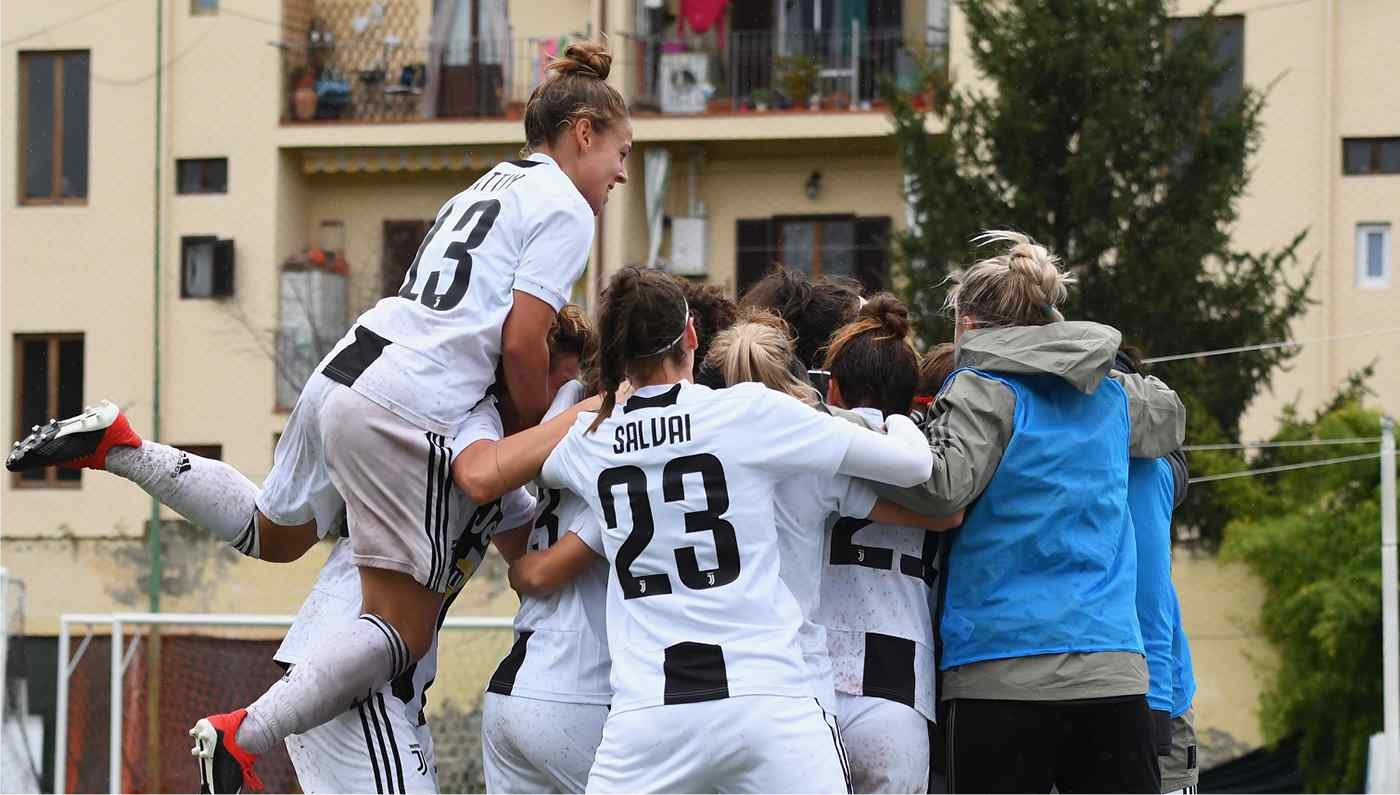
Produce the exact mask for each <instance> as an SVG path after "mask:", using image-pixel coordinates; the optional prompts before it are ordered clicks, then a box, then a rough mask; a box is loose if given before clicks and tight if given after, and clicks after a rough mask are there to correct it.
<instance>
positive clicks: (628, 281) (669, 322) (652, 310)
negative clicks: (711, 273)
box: [588, 266, 689, 431]
mask: <svg viewBox="0 0 1400 795" xmlns="http://www.w3.org/2000/svg"><path fill="white" fill-rule="evenodd" d="M688 314H689V313H688V311H687V309H686V302H685V293H684V291H683V290H682V289H681V286H680V284H679V283H678V282H677V281H676V279H675V277H673V276H668V275H667V274H665V273H662V272H661V271H656V270H648V269H645V268H638V267H636V266H629V267H626V268H623V269H622V270H620V271H618V272H617V273H616V274H614V275H613V277H612V279H611V280H610V281H609V282H608V289H607V290H605V291H604V292H603V303H602V308H601V309H600V311H599V312H598V388H599V389H601V390H602V392H603V405H602V408H600V409H599V410H598V416H597V417H596V418H594V420H593V424H592V425H590V426H589V428H588V430H589V431H593V430H596V429H597V427H598V426H599V425H600V424H602V422H603V420H604V419H606V418H607V417H609V416H611V415H612V412H613V408H614V406H615V405H616V404H615V402H614V401H615V398H614V395H613V393H615V392H616V391H617V388H618V386H620V385H621V384H622V380H623V379H624V378H632V379H634V382H635V381H636V380H640V379H642V378H645V377H647V376H649V375H650V374H651V373H653V372H655V371H656V369H657V368H658V367H659V366H660V365H661V364H662V363H663V362H665V361H666V360H667V359H672V360H676V359H677V358H678V357H679V358H683V357H684V356H685V349H684V346H683V345H682V344H681V340H682V338H683V337H684V335H685V327H686V323H687V321H688V320H689V318H688Z"/></svg>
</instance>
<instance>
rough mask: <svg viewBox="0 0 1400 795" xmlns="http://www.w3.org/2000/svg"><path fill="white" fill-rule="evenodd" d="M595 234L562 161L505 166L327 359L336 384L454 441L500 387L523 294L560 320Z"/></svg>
mask: <svg viewBox="0 0 1400 795" xmlns="http://www.w3.org/2000/svg"><path fill="white" fill-rule="evenodd" d="M593 228H594V217H593V213H592V210H590V209H589V206H588V204H587V202H585V201H584V199H583V196H582V195H581V194H580V193H579V192H578V189H577V188H576V187H574V185H573V183H572V182H571V181H570V179H569V178H568V176H566V175H565V174H564V172H563V171H561V170H560V169H559V167H558V165H557V164H556V163H555V162H554V161H553V160H552V159H550V158H549V157H547V156H545V155H540V154H536V155H531V156H530V157H529V158H528V159H525V160H512V161H507V162H503V163H499V164H497V165H496V166H495V167H494V168H492V169H491V170H490V171H488V172H487V173H486V174H485V175H483V176H482V177H481V178H480V179H478V180H476V182H474V183H473V184H472V185H471V186H470V187H468V188H467V189H466V190H464V191H462V192H461V193H458V194H457V195H456V196H453V197H452V198H451V199H449V200H448V201H447V202H446V203H445V204H444V205H443V206H442V209H440V210H439V211H438V214H437V216H436V220H435V222H434V223H433V226H432V228H431V229H430V230H429V231H428V234H427V235H426V236H425V237H424V238H423V242H422V244H421V245H420V246H419V247H418V252H417V254H416V255H415V256H414V258H413V262H412V263H411V264H409V267H408V272H407V274H406V275H405V276H404V282H403V285H402V286H401V287H400V289H399V291H398V293H397V294H395V295H392V296H389V297H387V298H384V299H381V300H380V301H379V303H377V304H376V305H375V306H373V307H372V308H370V309H369V310H368V311H367V312H365V313H364V314H363V315H361V316H360V317H359V319H358V320H357V321H356V323H355V328H353V329H352V330H351V332H350V333H349V334H347V335H346V337H345V339H344V340H342V342H341V343H340V345H338V346H337V349H336V350H335V351H333V352H332V354H331V355H330V356H329V357H327V366H326V373H327V375H329V376H331V377H332V378H334V379H336V380H338V381H341V382H342V383H347V385H350V386H352V387H353V388H354V389H356V390H357V391H359V392H361V393H362V394H364V395H365V396H366V397H368V398H370V399H371V400H374V401H375V402H376V403H379V404H380V405H382V406H384V407H385V408H387V409H389V410H390V411H393V412H394V413H396V414H399V415H400V416H403V417H404V418H405V419H408V420H410V421H412V422H415V423H417V424H419V425H420V426H422V427H424V428H425V429H427V430H432V431H434V432H437V433H442V434H444V435H449V436H450V435H452V434H453V433H455V431H456V427H457V426H458V425H459V424H460V423H461V421H462V420H463V419H464V418H465V417H466V415H467V413H468V412H469V411H470V410H471V408H472V407H473V406H474V405H476V403H477V401H479V400H480V399H481V397H482V396H483V395H484V394H486V392H487V390H489V389H490V388H491V386H492V384H493V383H494V379H495V373H496V365H497V363H498V362H499V360H500V355H501V331H502V327H503V325H504V324H505V319H506V316H507V315H508V314H509V313H510V309H511V306H512V305H513V300H514V296H513V291H515V290H521V291H523V292H526V293H529V294H531V295H534V296H535V297H537V298H539V299H540V300H542V301H544V302H546V303H548V304H550V305H551V306H552V307H553V308H554V310H555V311H558V310H559V308H560V307H562V306H563V304H564V303H565V302H566V301H567V300H568V297H569V292H570V290H571V289H572V286H573V284H574V282H575V281H576V280H577V279H578V277H579V275H580V274H581V273H582V272H583V267H584V264H585V262H586V261H587V258H588V255H589V250H590V248H591V246H592V240H593ZM347 348H348V349H350V350H349V351H348V352H347V351H346V350H345V349H347ZM342 354H344V355H343V356H342Z"/></svg>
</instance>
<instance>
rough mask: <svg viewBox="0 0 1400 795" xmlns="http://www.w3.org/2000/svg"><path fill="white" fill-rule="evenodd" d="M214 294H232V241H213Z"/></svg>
mask: <svg viewBox="0 0 1400 795" xmlns="http://www.w3.org/2000/svg"><path fill="white" fill-rule="evenodd" d="M213 294H214V295H233V241H232V240H218V241H215V243H214V293H213Z"/></svg>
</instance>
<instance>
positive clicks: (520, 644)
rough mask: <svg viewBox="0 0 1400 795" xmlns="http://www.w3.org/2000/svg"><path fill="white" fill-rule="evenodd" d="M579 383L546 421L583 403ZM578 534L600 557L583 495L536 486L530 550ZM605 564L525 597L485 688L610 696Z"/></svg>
mask: <svg viewBox="0 0 1400 795" xmlns="http://www.w3.org/2000/svg"><path fill="white" fill-rule="evenodd" d="M585 397H587V395H585V394H584V390H583V385H582V384H580V383H579V382H577V381H570V382H569V383H567V384H565V385H564V386H563V387H561V388H560V389H559V394H558V395H556V396H555V398H554V403H553V404H552V405H551V406H550V407H549V412H548V413H547V414H546V415H545V419H550V418H552V417H554V416H555V415H557V414H559V413H560V412H563V411H566V410H567V409H569V408H571V407H572V406H573V405H574V404H575V403H577V402H579V401H580V400H583V399H584V398H585ZM566 533H576V534H578V535H579V537H580V538H582V539H584V543H586V544H588V545H589V547H590V548H591V549H593V550H594V551H596V552H597V553H598V554H600V555H601V554H603V549H602V544H601V534H600V533H599V530H598V520H597V519H595V518H594V517H593V514H592V513H591V512H590V511H589V510H588V503H586V502H585V501H584V500H583V498H581V497H579V496H578V495H577V494H574V493H573V492H572V491H569V490H567V489H545V488H543V487H541V491H540V496H539V500H538V502H537V506H536V509H535V521H534V525H533V527H532V528H531V529H530V541H529V549H531V550H539V549H548V548H549V547H551V546H554V544H556V543H558V541H559V539H560V538H562V537H563V536H564V534H566ZM607 593H608V564H607V562H606V561H604V560H603V559H602V558H599V559H598V560H597V561H596V562H595V563H594V564H593V565H592V566H589V567H588V569H586V570H585V571H584V572H583V573H582V574H580V575H579V576H578V578H577V579H575V580H574V581H573V582H571V583H569V584H568V585H566V586H564V587H563V588H561V589H559V590H558V591H556V592H555V593H553V594H551V595H549V596H546V597H536V596H522V597H521V598H520V609H519V610H518V611H516V613H515V642H514V644H513V645H512V646H511V650H510V653H509V654H508V655H506V658H505V659H504V660H502V661H501V664H500V665H499V666H498V667H497V668H496V672H495V673H494V674H493V675H492V676H491V680H490V681H489V682H488V683H487V687H486V690H487V691H488V692H491V693H500V694H502V695H507V696H510V695H515V696H524V697H526V698H534V699H540V700H542V701H562V702H566V703H570V704H607V703H609V702H611V701H612V685H611V684H609V682H608V674H609V671H610V670H611V668H612V664H611V659H610V657H609V655H608V638H607Z"/></svg>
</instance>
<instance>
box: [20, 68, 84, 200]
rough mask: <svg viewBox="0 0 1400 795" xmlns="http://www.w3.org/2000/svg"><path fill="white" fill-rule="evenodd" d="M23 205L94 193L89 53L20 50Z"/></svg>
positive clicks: (21, 197) (21, 187)
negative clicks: (90, 154) (90, 166)
mask: <svg viewBox="0 0 1400 795" xmlns="http://www.w3.org/2000/svg"><path fill="white" fill-rule="evenodd" d="M19 89H20V96H19V112H20V124H19V135H20V142H19V173H20V174H21V175H22V176H21V180H22V182H21V184H20V186H19V196H20V203H21V204H83V203H85V202H86V199H87V193H88V52H87V51H86V50H81V51H74V52H22V53H20V54H19Z"/></svg>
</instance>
